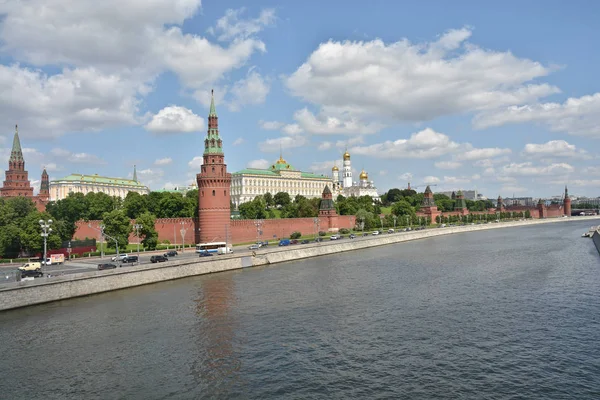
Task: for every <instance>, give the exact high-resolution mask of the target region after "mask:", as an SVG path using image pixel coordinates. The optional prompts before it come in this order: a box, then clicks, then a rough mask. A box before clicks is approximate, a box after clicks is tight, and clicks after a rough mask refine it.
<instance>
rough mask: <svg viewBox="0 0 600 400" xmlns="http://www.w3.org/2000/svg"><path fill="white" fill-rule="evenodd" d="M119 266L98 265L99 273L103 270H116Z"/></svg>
mask: <svg viewBox="0 0 600 400" xmlns="http://www.w3.org/2000/svg"><path fill="white" fill-rule="evenodd" d="M115 268H117V266H116V265H115V264H110V263H104V264H98V271H102V270H103V269H115Z"/></svg>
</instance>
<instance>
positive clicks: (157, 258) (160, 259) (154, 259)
mask: <svg viewBox="0 0 600 400" xmlns="http://www.w3.org/2000/svg"><path fill="white" fill-rule="evenodd" d="M165 261H167V257H165V256H161V255H158V256H152V257H150V262H151V263H159V262H165Z"/></svg>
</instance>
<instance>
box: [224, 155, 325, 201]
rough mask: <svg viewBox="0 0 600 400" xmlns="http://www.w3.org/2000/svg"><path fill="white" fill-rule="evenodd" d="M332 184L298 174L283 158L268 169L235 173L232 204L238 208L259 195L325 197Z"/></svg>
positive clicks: (254, 169) (318, 178)
mask: <svg viewBox="0 0 600 400" xmlns="http://www.w3.org/2000/svg"><path fill="white" fill-rule="evenodd" d="M331 184H332V181H331V178H329V177H327V176H325V175H317V174H313V173H311V172H302V171H298V170H296V169H295V168H294V167H292V166H291V165H290V164H288V162H287V161H285V160H284V159H283V157H282V155H280V156H279V160H277V161H275V163H274V164H273V165H271V166H270V167H269V168H268V169H258V168H246V169H243V170H241V171H238V172H234V173H233V174H232V176H231V201H233V204H235V206H236V208H237V207H238V206H239V205H240V204H242V203H246V202H248V201H252V200H253V199H254V198H255V197H256V196H264V195H265V193H271V194H272V195H275V194H276V193H279V192H286V193H288V194H289V195H290V197H292V198H294V197H295V196H296V195H298V194H299V195H302V196H304V197H306V198H309V199H310V198H314V197H321V194H322V193H323V190H324V189H325V186H327V185H331Z"/></svg>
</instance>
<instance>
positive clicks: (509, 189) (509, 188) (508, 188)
mask: <svg viewBox="0 0 600 400" xmlns="http://www.w3.org/2000/svg"><path fill="white" fill-rule="evenodd" d="M500 191H501V192H503V193H510V194H511V195H512V194H513V193H523V192H526V191H527V188H524V187H523V186H518V185H504V186H502V187H501V188H500Z"/></svg>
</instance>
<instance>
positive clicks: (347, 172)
mask: <svg viewBox="0 0 600 400" xmlns="http://www.w3.org/2000/svg"><path fill="white" fill-rule="evenodd" d="M331 174H332V179H333V188H334V190H332V192H333V193H334V195H338V194H341V195H342V196H344V197H349V196H354V197H360V196H371V197H372V198H373V200H376V201H378V200H379V194H378V193H377V187H375V183H374V182H373V181H369V175H368V174H367V173H366V172H365V170H362V171H361V173H360V176H359V181H358V182H353V181H352V163H351V161H350V153H348V150H346V152H345V153H344V155H343V170H342V179H341V180H340V170H339V168H338V167H337V165H334V166H333V168H332V169H331Z"/></svg>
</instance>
